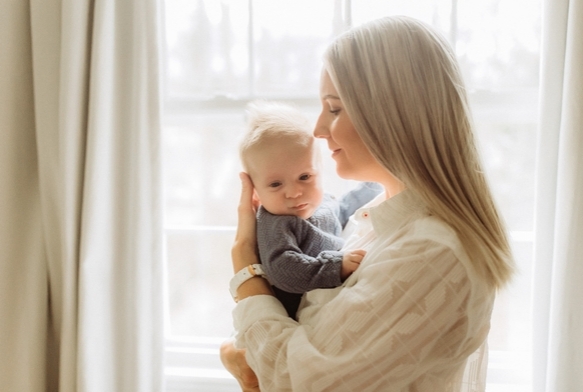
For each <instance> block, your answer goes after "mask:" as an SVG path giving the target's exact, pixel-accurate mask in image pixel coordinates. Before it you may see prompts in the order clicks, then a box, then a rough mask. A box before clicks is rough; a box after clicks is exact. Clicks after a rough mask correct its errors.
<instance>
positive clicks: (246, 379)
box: [220, 173, 273, 392]
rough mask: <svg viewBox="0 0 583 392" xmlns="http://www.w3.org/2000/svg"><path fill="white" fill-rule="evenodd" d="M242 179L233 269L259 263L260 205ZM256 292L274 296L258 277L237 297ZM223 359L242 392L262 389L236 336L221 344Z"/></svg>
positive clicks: (244, 177) (245, 177)
mask: <svg viewBox="0 0 583 392" xmlns="http://www.w3.org/2000/svg"><path fill="white" fill-rule="evenodd" d="M239 177H240V178H241V184H242V189H241V200H240V202H239V207H238V210H237V212H238V224H237V232H236V234H235V242H234V244H233V248H232V249H231V258H232V262H233V272H235V273H237V272H238V271H240V270H242V269H243V268H246V267H247V266H249V265H252V264H257V263H259V258H258V257H257V253H256V250H255V249H256V244H257V237H256V234H255V227H256V218H255V215H256V211H257V207H258V204H257V202H256V201H254V200H253V183H252V182H251V178H249V176H248V175H247V174H246V173H241V174H240V175H239ZM253 295H270V296H271V295H273V292H272V291H271V286H270V285H269V283H268V282H267V281H266V280H265V279H263V278H261V277H255V278H251V279H249V280H247V281H246V282H244V283H243V284H241V285H240V286H239V288H238V289H237V299H238V300H239V301H240V300H242V299H245V298H247V297H250V296H253ZM220 356H221V362H222V363H223V366H225V368H226V369H227V370H228V371H229V373H231V374H232V375H233V376H234V377H235V379H236V380H237V381H238V382H239V385H240V386H241V390H242V391H243V392H259V383H258V381H257V376H256V375H255V373H254V372H253V370H252V369H251V368H250V367H249V365H248V364H247V361H246V359H245V350H244V349H243V350H241V349H237V348H236V347H235V344H234V340H233V339H229V340H227V341H225V342H224V343H223V344H222V345H221V351H220Z"/></svg>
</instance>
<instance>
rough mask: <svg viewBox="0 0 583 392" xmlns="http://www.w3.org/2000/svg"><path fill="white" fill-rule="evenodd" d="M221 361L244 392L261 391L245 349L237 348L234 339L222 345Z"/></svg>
mask: <svg viewBox="0 0 583 392" xmlns="http://www.w3.org/2000/svg"><path fill="white" fill-rule="evenodd" d="M221 362H223V366H224V367H225V368H226V369H227V370H228V371H229V373H231V374H232V375H233V376H234V377H235V379H237V381H238V382H239V385H240V386H241V390H242V391H243V392H259V381H258V380H257V376H256V375H255V373H254V372H253V370H252V369H251V368H250V367H249V365H248V364H247V360H246V359H245V350H244V349H243V350H238V349H236V348H235V345H234V343H233V340H232V339H229V340H227V341H225V342H224V343H223V344H222V345H221Z"/></svg>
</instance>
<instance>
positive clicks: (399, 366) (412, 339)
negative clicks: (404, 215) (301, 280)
mask: <svg viewBox="0 0 583 392" xmlns="http://www.w3.org/2000/svg"><path fill="white" fill-rule="evenodd" d="M419 245H425V244H411V245H410V246H407V245H405V246H404V247H403V246H400V247H399V248H396V249H389V250H387V251H386V252H383V253H382V254H377V255H376V256H374V255H373V256H372V258H373V259H375V258H377V260H376V263H374V264H372V265H371V264H370V263H368V262H367V266H364V268H363V269H362V270H361V271H360V273H359V277H358V282H357V283H356V284H355V285H354V286H352V287H347V288H343V289H342V290H340V292H339V294H338V295H337V296H336V297H335V298H334V299H332V300H331V301H329V302H326V301H325V302H324V303H323V304H322V306H317V305H316V306H315V308H316V309H317V310H315V311H313V310H312V309H310V308H307V309H304V312H305V313H300V324H299V325H298V324H296V323H294V322H293V321H291V320H289V321H288V320H285V319H283V318H281V317H279V316H278V314H277V312H274V311H273V306H274V304H273V301H272V300H270V299H269V298H263V299H259V298H257V299H248V300H246V301H243V302H241V303H239V305H238V306H237V308H236V309H235V311H234V318H235V323H236V328H237V330H238V331H239V335H238V340H237V344H238V345H239V344H240V345H241V346H242V347H245V348H247V350H248V351H247V360H248V361H249V364H250V366H251V367H253V369H255V371H256V372H257V374H258V377H259V380H260V385H261V387H262V388H263V389H264V390H278V391H286V390H310V391H324V390H329V391H335V390H387V389H386V388H388V387H390V388H391V389H394V390H400V389H401V388H404V387H406V386H408V385H410V384H411V383H413V382H415V380H417V379H421V378H422V377H423V376H424V375H426V374H429V373H430V372H431V371H433V370H434V369H436V368H439V366H442V365H443V364H446V367H447V365H450V366H452V365H453V366H458V368H455V369H454V370H455V371H457V370H459V366H463V361H464V360H465V358H466V357H467V356H468V355H470V354H471V352H473V350H475V349H477V348H478V347H479V345H480V344H481V342H482V341H483V339H484V338H485V336H486V334H487V327H488V317H489V314H486V313H487V311H486V312H485V318H484V323H482V324H479V328H478V329H474V330H472V331H470V333H468V327H469V319H470V315H468V313H467V312H468V309H467V307H468V298H469V296H470V292H471V284H470V281H469V279H468V276H467V273H466V270H465V268H464V266H463V264H462V263H461V262H460V261H459V260H458V259H457V258H456V257H455V255H454V254H453V252H452V251H451V250H450V249H448V248H447V247H444V246H431V244H430V245H428V246H426V247H423V246H422V247H419ZM369 261H370V259H369ZM361 268H362V267H361ZM486 308H487V306H486ZM472 317H474V316H472ZM472 328H476V325H472ZM306 364H310V365H309V366H306ZM442 370H443V369H442ZM434 382H435V380H434ZM435 390H440V389H439V388H437V389H435ZM444 390H445V389H444Z"/></svg>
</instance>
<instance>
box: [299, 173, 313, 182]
mask: <svg viewBox="0 0 583 392" xmlns="http://www.w3.org/2000/svg"><path fill="white" fill-rule="evenodd" d="M311 177H312V176H311V175H309V174H302V175H301V176H300V180H301V181H307V180H309V179H310V178H311Z"/></svg>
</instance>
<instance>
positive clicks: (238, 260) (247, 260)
mask: <svg viewBox="0 0 583 392" xmlns="http://www.w3.org/2000/svg"><path fill="white" fill-rule="evenodd" d="M239 177H240V178H241V185H242V187H241V200H240V201H239V208H238V209H237V211H238V217H239V220H238V224H237V233H236V234H235V243H234V244H233V247H232V248H231V258H232V259H233V270H234V271H235V273H237V272H239V271H240V270H242V269H243V268H246V267H247V266H249V265H252V264H259V256H258V255H257V232H256V226H257V220H256V219H257V218H256V214H257V208H259V201H258V200H257V199H256V198H255V197H254V192H253V182H251V178H250V177H249V175H248V174H247V173H241V174H239ZM260 294H265V295H273V292H272V291H271V286H270V285H269V283H268V282H267V280H265V279H263V278H261V277H255V278H253V279H249V280H247V281H246V282H243V284H241V286H239V288H238V289H237V298H238V300H242V299H244V298H247V297H249V296H252V295H260Z"/></svg>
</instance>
